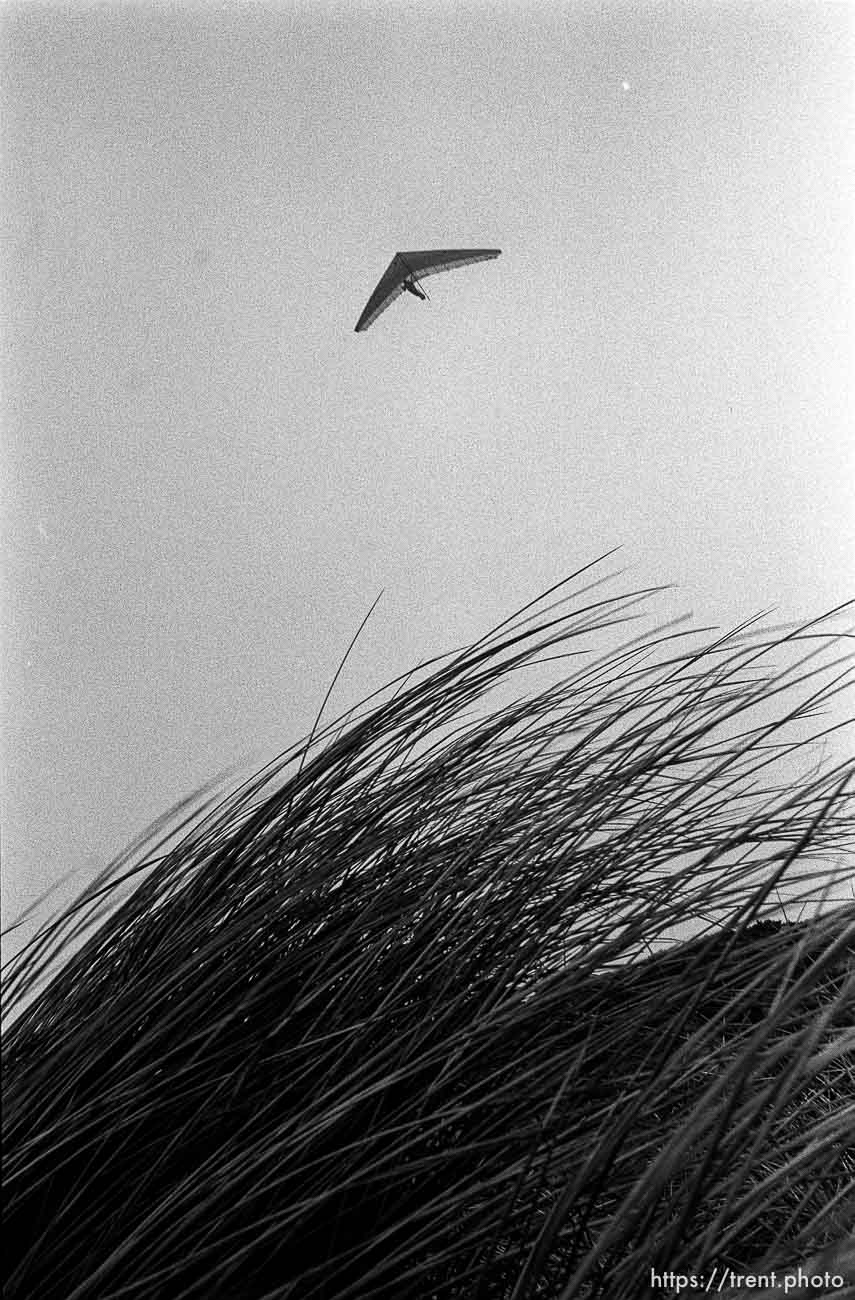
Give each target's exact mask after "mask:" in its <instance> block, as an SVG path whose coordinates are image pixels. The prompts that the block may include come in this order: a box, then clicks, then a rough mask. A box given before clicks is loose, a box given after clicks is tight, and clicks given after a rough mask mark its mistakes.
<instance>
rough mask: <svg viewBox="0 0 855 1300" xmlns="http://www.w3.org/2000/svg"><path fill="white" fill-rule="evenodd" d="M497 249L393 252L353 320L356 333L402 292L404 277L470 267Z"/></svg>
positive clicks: (443, 249) (420, 276)
mask: <svg viewBox="0 0 855 1300" xmlns="http://www.w3.org/2000/svg"><path fill="white" fill-rule="evenodd" d="M500 252H501V249H499V248H435V249H428V250H424V251H422V252H413V253H396V254H395V256H394V257H393V258H392V260H391V262H390V263H389V265H388V266H387V268H386V270H385V271H384V272H383V274H382V275H381V277H380V280H379V281H378V284H377V287H376V289H375V290H374V292H373V293H372V295H371V297H370V298H369V299H368V302H367V303H366V304H365V310H364V311H363V313H362V315H361V316H360V318H359V320H358V321H357V322H356V332H357V334H359V333H361V331H362V330H367V329H368V326H369V325H373V323H374V321H376V319H377V317H378V316H379V315H380V313H381V312H384V311H385V310H386V308H387V307H388V306H390V304H391V303H393V302H394V301H395V299H396V298H397V297H398V296H399V295H400V294H402V293H403V292H404V281H405V280H408V279H411V278H412V279H414V280H421V279H422V277H423V276H425V275H436V274H437V273H438V272H439V271H451V270H453V269H454V268H455V267H458V266H471V265H472V263H473V262H488V261H490V259H491V258H494V257H498V256H499V253H500Z"/></svg>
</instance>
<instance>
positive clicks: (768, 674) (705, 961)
mask: <svg viewBox="0 0 855 1300" xmlns="http://www.w3.org/2000/svg"><path fill="white" fill-rule="evenodd" d="M594 572H596V571H594ZM608 590H610V588H606V587H605V586H604V585H603V584H602V583H601V582H600V581H599V580H595V578H594V577H593V574H592V572H591V570H590V569H586V570H582V571H580V573H578V574H576V575H573V578H572V579H568V580H567V582H566V583H565V584H559V586H558V587H557V588H553V589H552V591H550V592H548V593H546V595H545V596H544V597H541V598H540V599H539V600H538V601H535V602H533V604H532V605H530V606H527V607H526V608H525V609H524V610H522V611H521V612H520V613H519V614H517V615H515V616H513V617H512V618H510V619H508V620H507V621H506V622H505V623H503V624H502V625H501V626H500V627H498V628H497V629H495V630H494V631H493V632H491V633H490V634H488V635H487V636H485V637H483V638H482V639H480V640H478V641H476V642H475V643H474V644H473V645H471V646H468V647H465V648H463V649H461V650H457V651H454V652H452V653H451V654H450V655H448V656H444V657H442V658H440V659H437V660H433V661H431V662H430V663H427V664H425V665H423V666H422V667H420V668H419V669H417V670H415V671H414V672H413V673H412V674H408V675H407V676H406V677H404V678H401V679H398V680H397V681H395V682H393V683H392V684H391V685H390V687H389V688H388V689H386V690H385V691H384V692H381V693H378V694H377V695H376V696H373V697H371V698H370V699H369V700H368V701H366V702H365V703H364V704H363V705H362V706H359V707H358V708H357V709H355V710H352V711H350V712H349V713H348V714H346V715H344V716H343V717H341V718H339V719H337V720H336V721H335V722H332V723H330V724H322V723H321V722H320V721H319V723H318V726H317V727H316V728H315V730H314V731H313V733H312V735H311V736H309V737H308V738H307V739H305V740H303V741H301V742H300V743H299V744H297V745H295V746H294V747H293V748H292V749H291V750H289V751H288V752H286V753H285V754H284V755H282V756H281V758H280V759H278V760H277V761H276V762H275V763H274V764H272V765H270V766H269V767H268V768H266V769H265V770H264V771H262V772H261V773H259V774H258V775H257V776H255V777H254V778H253V779H252V780H250V781H249V782H247V783H245V784H244V785H242V786H241V787H240V788H238V789H237V790H235V791H234V792H233V793H232V794H230V795H228V796H227V797H226V798H225V799H224V800H222V801H219V802H216V803H212V802H208V803H206V804H205V805H204V807H201V808H200V809H199V810H198V811H195V812H194V811H192V810H191V809H189V808H183V809H182V810H181V813H180V815H179V814H176V816H177V817H178V821H179V822H180V823H181V830H180V834H176V833H175V832H174V829H173V828H171V829H170V833H169V834H167V833H166V832H165V830H164V828H163V827H161V828H160V833H159V834H158V835H152V836H151V837H150V838H148V839H147V840H146V841H145V842H144V843H142V844H139V845H137V846H136V847H135V849H134V851H133V853H131V854H129V855H125V856H123V857H122V858H121V859H119V860H117V862H116V863H115V864H113V866H112V868H111V869H110V870H109V871H108V872H107V873H105V875H104V876H103V877H102V878H101V879H99V881H98V882H96V884H95V885H93V886H91V887H90V888H89V889H88V890H87V891H86V892H85V893H84V895H83V896H82V897H81V899H79V900H78V901H77V902H76V903H75V904H73V905H72V906H70V907H68V908H66V909H65V910H64V911H63V912H62V913H61V914H60V915H59V916H58V917H56V918H54V919H53V920H52V921H51V922H50V923H48V924H47V925H46V926H44V927H43V928H42V930H41V931H40V932H39V934H38V935H37V936H36V937H35V938H34V939H33V940H32V941H31V942H30V943H29V944H28V945H27V946H26V947H25V948H24V949H23V951H22V952H20V953H19V954H18V955H17V956H16V957H15V958H14V959H13V960H12V962H11V963H10V965H9V967H8V969H7V971H6V975H5V980H4V1002H5V1007H6V1015H7V1024H8V1027H7V1029H6V1032H5V1034H4V1041H3V1075H4V1084H3V1091H4V1107H3V1112H4V1117H3V1124H4V1150H5V1155H4V1174H3V1178H4V1187H5V1191H4V1195H5V1221H6V1225H5V1234H4V1235H5V1242H6V1245H5V1249H4V1255H3V1257H4V1262H3V1269H4V1295H6V1296H8V1297H9V1300H22V1298H23V1297H36V1296H38V1297H39V1300H54V1298H55V1300H60V1298H61V1300H84V1298H85V1300H118V1297H123V1298H126V1300H131V1298H132V1297H133V1298H137V1297H138V1298H139V1300H143V1298H145V1300H152V1298H153V1297H200V1298H201V1297H234V1298H235V1300H237V1298H238V1297H243V1298H249V1300H262V1297H264V1298H268V1297H270V1298H272V1297H290V1298H293V1300H321V1298H323V1300H356V1298H357V1297H359V1298H365V1297H388V1298H389V1300H391V1298H392V1297H396V1298H398V1300H400V1297H414V1298H415V1300H431V1298H432V1297H437V1298H439V1297H466V1298H467V1300H468V1298H469V1297H471V1298H472V1300H523V1297H545V1298H546V1300H572V1298H574V1297H603V1298H604V1300H624V1298H626V1300H629V1298H630V1297H632V1298H633V1300H636V1298H637V1297H639V1296H644V1295H654V1294H658V1295H662V1294H663V1292H662V1290H661V1289H660V1290H658V1291H657V1289H656V1287H655V1285H654V1284H653V1282H652V1281H651V1269H653V1270H659V1271H666V1270H670V1271H678V1272H683V1273H689V1274H703V1273H707V1274H708V1273H709V1272H710V1270H712V1269H713V1268H714V1267H715V1268H736V1269H740V1270H744V1269H745V1268H748V1267H751V1268H755V1269H756V1270H758V1271H759V1270H760V1269H761V1268H762V1267H763V1266H765V1265H768V1264H769V1263H770V1261H771V1262H772V1263H778V1264H780V1263H784V1262H789V1261H790V1260H794V1259H800V1258H807V1257H808V1256H809V1255H812V1254H815V1253H816V1252H818V1251H822V1250H823V1249H827V1248H829V1247H831V1248H832V1249H833V1248H834V1247H835V1244H836V1243H840V1242H841V1241H843V1240H844V1239H845V1238H846V1237H847V1235H848V1232H849V1230H850V1228H851V1224H852V1218H853V1208H855V1207H853V1196H852V1189H853V1180H855V1157H853V1155H852V1150H851V1140H850V1139H851V1131H852V1122H853V1102H852V1098H853V1096H855V1031H853V1024H855V1014H853V1012H855V976H853V948H854V947H855V904H853V902H852V900H851V896H850V897H849V899H848V900H847V898H846V894H845V890H844V887H843V885H842V884H841V883H840V880H841V877H842V876H843V874H844V873H845V872H846V870H847V863H848V864H849V866H850V869H851V850H852V829H853V828H852V815H851V795H850V794H849V793H848V791H849V788H850V785H851V779H852V769H853V764H852V763H849V762H832V763H830V764H825V765H817V764H816V763H815V762H814V760H813V754H814V746H815V743H816V741H817V738H818V737H821V736H823V735H824V734H826V733H827V732H828V731H830V730H833V729H835V728H836V727H837V726H838V725H839V724H838V723H837V722H835V721H834V719H835V717H837V701H838V698H839V695H840V692H841V691H842V690H843V689H844V687H845V685H846V682H847V679H848V676H849V671H850V670H849V666H848V661H847V657H846V653H845V639H841V637H840V636H838V635H837V633H836V631H835V627H834V625H835V618H830V619H829V618H825V619H818V620H815V621H813V622H811V623H809V624H806V625H804V626H801V627H799V628H795V629H789V630H781V629H777V630H772V631H770V630H764V629H763V628H762V627H761V626H760V625H759V624H758V623H756V622H753V621H752V622H749V623H747V624H745V625H743V626H741V627H739V628H737V629H735V630H734V631H732V632H730V633H728V634H726V635H719V634H715V633H711V632H710V631H709V630H703V629H702V630H700V631H695V632H693V631H691V630H685V629H684V628H683V627H682V626H669V627H665V628H656V627H650V626H649V625H648V624H647V623H645V622H644V621H643V619H642V614H643V610H644V604H645V601H646V599H647V597H648V596H650V595H651V594H652V593H651V591H629V592H623V593H621V594H618V595H614V594H606V593H607V591H608ZM836 613H839V612H836ZM645 627H646V628H647V630H646V631H645V630H644V629H645ZM170 827H171V823H170ZM835 882H837V883H835ZM130 885H133V888H132V889H131V892H130V893H129V894H128V895H127V896H123V893H122V891H127V890H128V888H129V886H130ZM823 897H825V900H826V901H825V906H824V907H819V908H815V907H807V908H806V911H805V913H804V915H803V917H802V919H801V920H798V921H795V922H792V923H789V922H786V921H784V922H782V919H781V918H782V912H781V907H780V900H781V899H782V898H786V899H787V900H788V909H787V915H790V914H791V913H790V912H789V907H791V906H793V907H795V906H796V905H797V903H798V901H799V900H802V902H803V903H805V904H807V901H808V900H817V899H821V898H823ZM81 939H83V941H82V942H81ZM853 1281H855V1279H853ZM814 1294H818V1292H814Z"/></svg>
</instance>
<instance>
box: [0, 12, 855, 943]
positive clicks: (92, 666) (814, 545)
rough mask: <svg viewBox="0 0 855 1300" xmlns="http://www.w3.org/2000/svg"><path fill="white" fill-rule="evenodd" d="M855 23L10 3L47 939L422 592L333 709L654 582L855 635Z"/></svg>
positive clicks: (17, 403) (291, 725)
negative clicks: (818, 621)
mask: <svg viewBox="0 0 855 1300" xmlns="http://www.w3.org/2000/svg"><path fill="white" fill-rule="evenodd" d="M853 18H855V9H853V7H852V6H851V5H850V4H848V3H839V4H837V3H822V4H805V5H791V4H787V5H784V4H782V3H775V2H774V0H762V3H759V4H747V3H746V4H737V5H727V4H721V3H715V4H714V3H705V4H692V3H688V2H687V0H677V2H676V3H673V4H650V5H648V4H634V5H625V4H620V5H619V4H615V3H609V0H604V2H602V3H596V4H593V3H592V4H573V3H561V4H548V3H537V2H532V3H526V4H523V3H507V4H500V3H492V4H478V5H476V4H474V3H464V2H462V0H460V2H457V3H444V4H429V3H425V2H424V0H420V3H418V4H415V3H414V4H411V5H404V4H399V3H382V4H381V3H377V4H366V3H348V4H340V5H335V6H326V5H324V4H321V3H318V2H317V0H315V2H313V3H311V4H305V5H284V4H283V5H280V6H278V7H277V6H272V5H270V6H266V7H264V8H261V7H254V6H249V5H241V6H238V7H233V6H223V5H219V4H218V5H214V4H209V5H198V6H194V7H190V6H189V5H187V6H170V7H166V6H154V5H144V6H138V7H131V6H130V5H117V6H113V7H108V6H104V5H99V6H97V7H95V6H89V5H84V4H73V5H66V6H63V7H56V8H52V9H48V8H44V7H41V6H39V5H36V4H26V5H24V6H18V7H14V6H11V5H6V6H5V7H4V9H3V11H2V23H3V31H2V38H3V39H2V44H3V65H4V66H3V68H2V74H3V75H2V80H3V92H2V93H3V105H2V108H3V119H4V128H3V193H4V201H3V208H4V219H5V225H6V235H5V243H6V247H7V250H8V251H7V252H6V253H5V254H4V275H5V286H4V311H3V315H4V319H5V335H6V338H5V349H6V359H5V363H4V375H5V380H4V390H5V391H4V410H3V416H4V428H5V436H4V442H5V450H4V453H3V462H4V465H3V478H4V482H5V501H6V503H5V507H4V547H5V553H6V556H7V559H6V564H5V579H4V583H5V619H6V634H5V635H6V666H5V696H6V703H5V713H6V720H5V724H4V730H5V736H6V740H5V755H6V757H5V768H6V771H5V786H6V789H5V807H4V818H3V822H4V824H3V835H4V902H5V906H6V911H5V918H6V921H7V922H8V920H9V919H10V918H11V916H12V915H13V914H14V913H15V912H16V911H17V910H18V909H19V908H20V907H22V906H24V905H25V904H26V903H27V902H28V901H30V900H31V899H32V898H33V897H34V896H35V895H36V894H37V893H38V892H40V891H41V890H42V889H43V888H44V887H45V886H46V885H47V884H48V883H49V882H50V881H51V880H53V879H55V878H56V877H57V876H58V875H60V874H61V873H62V872H63V871H66V870H68V869H77V870H78V871H82V872H83V874H84V876H85V874H86V873H87V872H90V871H91V870H92V869H93V868H94V867H96V866H99V865H103V864H104V863H105V862H106V861H107V860H108V858H109V857H110V856H112V854H113V853H114V852H116V851H117V850H119V849H120V848H122V847H123V846H124V844H125V843H126V841H127V840H128V839H129V838H130V837H131V836H132V835H133V834H135V833H136V832H138V831H139V830H140V829H142V828H143V827H144V826H145V825H146V824H147V823H148V822H149V821H151V820H152V819H153V818H154V817H156V816H157V815H158V814H160V813H162V812H164V811H165V810H166V808H167V807H168V806H170V805H171V804H172V803H173V802H174V801H175V800H176V799H178V798H179V797H180V796H181V795H183V794H185V793H187V792H188V791H190V790H192V789H193V788H195V787H196V786H198V785H199V784H200V783H201V782H203V781H205V780H206V779H207V778H209V777H211V776H213V775H214V774H215V773H216V772H217V771H219V770H220V769H222V768H224V767H226V766H228V765H229V764H232V763H234V762H238V763H240V762H243V761H245V760H247V759H248V758H252V756H254V757H255V759H257V760H258V761H261V760H262V759H265V758H268V757H270V756H271V755H272V754H273V753H275V752H277V751H278V750H279V749H281V748H283V747H284V746H285V745H286V744H288V743H290V742H291V741H293V740H295V739H297V738H298V736H299V735H300V734H302V733H303V731H304V730H305V729H306V728H307V727H308V726H309V725H310V724H311V721H312V718H313V716H314V713H315V711H316V709H317V707H318V705H319V704H320V701H321V699H322V698H323V695H324V692H325V690H326V687H327V685H328V684H329V681H330V678H331V676H332V674H333V673H334V671H335V669H336V667H337V665H338V662H339V659H340V657H341V655H342V653H343V652H344V650H345V649H346V647H347V645H348V643H349V641H350V639H351V637H352V635H353V633H354V631H355V630H356V628H357V626H358V624H359V622H360V620H361V619H362V617H363V616H364V614H365V613H366V611H367V610H368V608H369V606H370V604H371V602H372V601H373V600H374V598H375V596H376V595H377V593H378V592H379V591H380V589H381V588H384V589H385V595H384V598H383V600H382V602H381V604H380V606H379V608H378V610H377V612H376V614H375V615H374V617H373V619H372V621H371V623H370V625H369V627H368V629H367V631H366V633H365V634H364V636H363V638H362V639H361V641H360V643H359V646H358V647H357V650H356V652H355V653H354V656H353V657H352V659H351V661H350V662H349V664H348V667H347V669H346V672H345V674H344V678H343V680H342V683H341V685H340V687H339V688H338V690H337V693H336V695H335V697H334V700H333V712H335V711H336V708H335V706H336V705H339V706H340V707H344V706H345V705H346V704H348V703H352V702H353V701H354V699H356V698H359V697H361V696H362V695H363V694H364V693H366V692H367V691H368V690H369V689H373V688H374V687H377V686H379V685H381V684H382V683H383V682H384V681H385V680H386V679H387V678H388V677H390V676H391V675H392V674H393V673H395V672H398V671H401V670H403V669H405V668H406V667H409V666H410V665H411V664H412V663H413V662H415V661H416V660H419V659H421V658H423V657H425V656H427V655H428V654H431V653H436V652H438V651H440V650H443V649H446V648H449V647H450V646H453V645H456V644H458V643H460V642H461V641H464V640H470V639H472V638H474V637H475V636H477V635H479V634H480V633H482V632H484V631H486V630H487V629H488V628H489V627H490V626H491V625H492V624H493V623H495V622H496V621H498V619H499V618H501V617H503V616H504V615H506V614H508V613H510V612H511V611H512V610H513V609H515V608H516V607H517V606H519V605H521V604H523V603H524V602H525V601H526V600H528V599H529V598H531V597H533V596H535V595H536V594H537V593H538V592H539V591H541V590H542V589H544V588H545V587H547V586H549V585H551V584H552V583H554V582H555V581H557V580H558V579H559V578H561V577H562V576H563V575H565V574H567V573H569V572H571V571H572V570H574V569H576V568H577V567H579V566H580V565H581V564H584V563H586V562H587V561H589V560H591V559H593V558H595V557H596V556H597V555H599V554H601V553H602V552H604V551H606V550H608V549H610V548H611V547H614V546H618V545H620V546H622V547H623V548H624V549H623V552H622V555H621V558H620V561H619V563H621V564H623V565H626V566H628V568H629V570H630V572H629V576H628V579H627V581H630V582H633V583H635V584H638V585H648V584H652V583H658V582H672V583H675V584H676V585H677V590H676V591H675V592H671V593H668V594H667V595H666V596H664V597H662V598H661V599H660V600H659V601H658V602H657V604H656V605H655V607H654V610H653V612H654V614H655V615H656V616H657V617H658V618H665V617H668V616H670V615H673V614H676V613H681V612H683V611H685V610H693V611H694V612H695V614H696V615H697V617H698V618H699V619H700V620H703V621H706V622H710V621H712V622H715V623H718V624H721V625H722V626H727V625H730V624H732V623H735V622H737V621H738V620H740V619H741V618H743V617H745V616H746V615H750V614H753V613H756V612H757V611H758V610H764V609H770V608H773V607H774V609H775V614H774V618H775V619H776V620H783V619H790V618H795V617H798V616H799V615H802V614H811V613H818V612H820V611H822V610H823V609H825V608H827V607H829V606H831V605H833V604H836V603H837V602H839V601H840V600H842V599H845V598H846V597H848V596H849V595H851V594H852V588H853V583H852V578H853V574H855V492H853V482H855V439H853V438H852V423H853V422H852V413H853V402H852V396H853V393H852V387H853V366H852V360H853V347H852V344H853V267H855V256H854V254H855V238H853V229H855V220H853V216H854V215H855V204H853V184H852V179H851V178H852V176H853V175H855V158H853V140H855V131H853V127H855V114H853V102H855V101H853V69H855V41H853ZM473 246H475V247H477V246H487V247H498V248H501V249H502V256H501V257H500V258H499V259H498V260H497V261H493V262H488V263H484V264H482V265H478V266H473V267H469V268H466V269H463V270H460V271H456V272H453V273H450V274H448V275H443V276H438V277H435V278H433V279H431V280H430V281H429V284H428V287H429V289H430V293H431V301H430V302H429V303H424V304H422V303H419V302H417V301H416V300H415V299H414V298H411V297H409V296H408V295H405V296H404V297H403V298H400V299H399V300H398V301H397V302H396V303H394V304H393V306H392V307H391V308H390V309H389V310H388V311H387V312H386V313H385V314H384V315H383V316H381V317H380V319H379V320H378V321H377V322H376V323H375V324H374V325H373V326H372V327H371V328H370V329H369V330H368V331H367V332H366V333H364V334H358V335H357V334H355V333H354V332H353V326H354V324H355V322H356V319H357V317H358V315H359V313H360V311H361V309H362V307H363V305H364V303H365V300H366V299H367V297H368V295H369V293H370V292H371V289H372V288H373V286H374V284H375V282H376V281H377V279H378V278H379V276H380V274H381V273H382V272H383V270H384V269H385V267H386V265H387V263H388V262H389V259H390V258H391V256H392V254H393V253H394V252H395V251H396V250H397V249H420V248H431V247H440V248H443V247H445V248H448V247H452V248H453V247H473ZM81 883H82V881H81Z"/></svg>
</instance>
